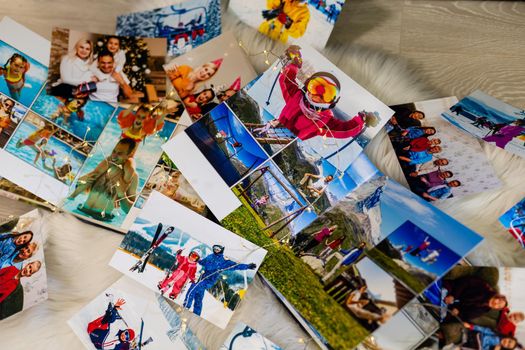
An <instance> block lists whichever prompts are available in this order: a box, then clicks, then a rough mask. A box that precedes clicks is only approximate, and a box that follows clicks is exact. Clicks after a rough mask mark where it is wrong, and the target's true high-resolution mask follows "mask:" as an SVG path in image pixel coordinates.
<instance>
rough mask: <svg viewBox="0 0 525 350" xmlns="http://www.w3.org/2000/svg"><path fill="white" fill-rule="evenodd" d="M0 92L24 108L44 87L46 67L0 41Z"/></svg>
mask: <svg viewBox="0 0 525 350" xmlns="http://www.w3.org/2000/svg"><path fill="white" fill-rule="evenodd" d="M0 62H2V67H0V92H1V93H2V94H3V95H5V96H7V97H9V98H10V99H11V100H14V101H16V102H19V103H20V104H22V105H23V106H25V107H29V106H31V103H32V102H33V100H34V99H35V97H36V95H38V92H39V91H40V89H41V88H42V86H43V85H44V83H45V81H46V77H47V67H46V66H45V65H43V64H42V63H40V62H38V61H37V60H35V59H33V58H31V57H30V56H29V55H27V54H25V53H23V52H22V51H19V50H17V49H16V48H14V47H12V46H11V45H9V44H7V43H6V42H4V41H2V40H0Z"/></svg>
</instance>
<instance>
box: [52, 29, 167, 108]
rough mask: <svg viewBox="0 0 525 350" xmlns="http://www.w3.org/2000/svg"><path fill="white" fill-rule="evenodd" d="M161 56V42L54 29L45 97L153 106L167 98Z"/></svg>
mask: <svg viewBox="0 0 525 350" xmlns="http://www.w3.org/2000/svg"><path fill="white" fill-rule="evenodd" d="M165 55H166V39H164V38H158V39H154V38H135V37H124V36H115V35H102V34H93V33H87V32H79V31H75V30H69V29H63V28H54V29H53V33H52V39H51V56H50V60H49V62H50V64H49V75H48V78H47V85H46V89H47V93H48V94H49V95H53V96H60V97H61V98H63V99H83V100H85V99H90V100H93V101H105V102H111V103H117V102H119V101H120V102H127V103H139V102H150V103H151V102H157V101H159V98H161V97H164V96H166V78H165V73H164V72H163V71H162V65H163V64H164V63H165V62H164V60H165V58H164V57H165ZM75 108H78V107H75Z"/></svg>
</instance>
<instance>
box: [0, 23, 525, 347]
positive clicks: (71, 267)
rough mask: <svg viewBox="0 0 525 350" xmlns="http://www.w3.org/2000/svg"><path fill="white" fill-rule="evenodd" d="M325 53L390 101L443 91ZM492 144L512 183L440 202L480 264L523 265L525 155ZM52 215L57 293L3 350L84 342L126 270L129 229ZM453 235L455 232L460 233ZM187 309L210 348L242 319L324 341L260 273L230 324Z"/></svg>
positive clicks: (248, 32)
mask: <svg viewBox="0 0 525 350" xmlns="http://www.w3.org/2000/svg"><path fill="white" fill-rule="evenodd" d="M224 22H225V27H226V29H232V30H234V31H235V33H237V34H238V35H239V37H238V38H239V40H242V42H243V43H244V44H245V46H246V47H247V48H248V51H249V52H251V53H257V52H261V51H262V50H263V49H271V50H274V51H278V50H279V46H280V45H279V44H276V43H273V42H271V41H269V40H267V39H266V38H265V37H263V36H262V35H259V34H258V33H257V32H255V31H254V30H252V29H250V28H248V27H246V26H244V25H243V24H241V23H238V21H237V20H236V19H235V18H233V17H232V16H231V15H230V14H226V15H225V18H224ZM349 44H351V43H349ZM324 54H325V55H326V56H327V57H328V58H329V59H330V60H331V61H332V62H333V63H335V64H336V65H337V66H339V68H341V69H342V70H343V71H345V72H346V73H348V74H349V75H350V76H351V77H352V78H353V79H355V80H356V81H358V82H359V83H360V84H362V85H363V86H364V87H366V88H367V89H368V90H370V91H371V92H372V93H373V94H375V95H376V96H377V97H379V98H380V99H381V100H382V101H384V102H385V103H387V104H398V103H404V102H412V101H420V100H424V99H430V98H437V97H442V96H440V94H439V93H437V92H435V91H433V90H432V88H431V82H429V83H427V84H425V83H423V82H421V81H420V80H418V75H417V73H416V72H414V71H412V70H411V69H410V66H409V64H408V63H407V62H404V61H400V60H399V59H398V58H396V57H392V56H388V55H385V54H383V53H380V52H377V51H372V50H369V49H366V48H362V47H355V46H350V45H347V46H342V47H329V48H327V49H325V50H324ZM251 58H252V61H253V63H254V65H255V67H256V69H257V70H258V71H259V72H262V71H263V70H264V69H265V67H266V66H265V64H264V58H263V57H261V56H253V57H251ZM484 147H485V150H486V152H487V155H488V156H489V158H490V160H491V161H492V162H493V165H494V167H495V169H496V172H497V174H498V176H499V177H500V178H501V180H502V182H503V183H504V185H503V187H502V188H501V189H499V190H495V191H490V192H487V193H484V194H479V195H476V196H471V197H469V198H462V199H452V200H449V201H447V202H446V203H444V204H443V205H440V207H441V208H442V209H443V210H445V211H446V212H447V213H449V214H451V215H452V216H454V217H455V218H456V219H458V220H459V221H461V222H462V223H464V224H465V225H467V226H469V227H471V228H472V229H474V230H476V231H477V232H479V233H480V234H482V235H483V236H485V237H486V241H487V243H488V244H486V245H485V246H484V247H482V249H480V250H479V251H478V252H476V253H474V254H472V256H471V257H470V260H471V261H472V262H473V263H476V264H482V265H483V264H485V265H486V264H492V265H500V264H504V265H507V266H519V265H523V264H525V254H524V252H523V250H521V248H519V246H518V244H517V243H516V242H515V241H514V240H513V239H512V238H511V237H510V235H508V234H506V233H505V231H504V230H503V228H501V227H500V226H499V224H498V223H497V218H498V217H499V215H501V214H502V213H503V212H504V211H505V210H507V209H508V208H510V207H511V206H512V205H513V204H514V203H515V202H517V201H518V200H519V199H521V197H523V195H524V194H525V187H524V186H525V184H524V183H523V180H522V179H523V177H522V176H521V177H520V175H521V174H523V173H524V171H525V160H523V159H521V158H518V157H517V156H511V155H510V154H508V153H506V152H504V151H502V150H500V149H497V148H495V147H491V146H488V145H485V146H484ZM366 152H367V154H368V155H369V156H370V157H371V159H372V160H373V161H374V162H375V164H377V166H378V167H379V168H380V169H381V170H382V171H383V172H384V173H385V174H387V175H389V176H391V177H393V178H394V179H396V180H398V181H401V182H402V183H405V182H404V181H403V180H402V174H401V170H400V167H399V165H398V164H397V162H396V159H395V155H394V152H393V149H392V148H391V146H390V144H389V142H388V141H387V140H386V137H385V135H384V134H380V135H379V136H378V137H377V138H376V139H374V141H373V142H372V143H371V144H370V145H369V146H368V147H367V150H366ZM480 176H482V175H480ZM12 206H13V203H12V202H11V201H10V200H4V199H2V201H1V202H0V209H2V210H1V212H4V213H5V212H8V210H9V208H12ZM27 209H28V210H29V209H30V208H29V207H28V208H27ZM44 215H45V219H44V220H45V224H44V231H45V232H44V233H45V235H46V236H47V243H46V245H45V255H46V262H47V270H48V276H49V300H48V301H46V302H45V303H43V304H40V305H38V306H36V307H33V308H31V309H29V310H27V311H25V312H23V313H20V314H18V315H16V316H13V317H12V318H10V319H7V320H4V321H2V322H0V336H1V340H0V343H1V344H2V348H3V349H4V348H5V349H21V348H26V347H27V348H29V347H35V348H37V349H66V348H69V349H80V348H82V346H81V344H80V342H79V341H78V340H77V338H76V336H75V335H74V334H73V333H72V332H71V330H70V329H69V327H68V326H67V324H66V320H68V319H69V318H70V317H71V316H72V315H73V314H75V313H76V312H77V311H78V310H79V309H80V308H82V307H83V306H84V305H85V304H87V303H88V302H89V301H90V300H91V299H93V298H94V297H95V296H96V295H98V294H99V293H100V292H102V291H103V290H104V289H105V288H107V287H108V286H109V285H110V284H112V283H113V282H114V281H116V280H117V279H118V278H119V277H120V273H119V272H117V271H116V270H114V269H112V268H111V267H109V266H108V265H107V264H108V261H109V260H110V257H111V256H112V254H113V252H114V251H115V249H116V247H117V246H118V245H119V243H120V241H121V240H122V236H121V235H119V234H116V233H113V232H111V231H108V230H105V229H101V228H98V227H95V226H92V225H88V224H85V223H83V222H81V221H79V220H78V219H76V218H74V217H72V216H70V215H67V214H58V213H44ZM450 234H451V235H454V232H450ZM186 314H187V318H188V320H189V324H190V327H191V328H192V329H193V330H194V331H195V332H196V334H197V335H198V337H199V338H200V339H202V340H203V341H204V343H205V344H206V346H207V347H208V348H209V349H217V348H218V347H219V345H220V344H222V342H223V340H224V339H225V338H226V336H227V334H228V333H229V331H230V330H231V327H232V326H233V325H234V324H235V323H236V321H239V320H241V321H243V322H245V323H247V324H249V325H251V326H252V327H254V328H255V329H257V330H258V331H259V332H260V333H262V334H263V335H266V336H267V337H268V338H270V339H271V340H273V341H275V342H276V343H277V344H279V345H281V346H282V347H284V348H285V349H294V350H295V349H297V350H299V349H315V348H316V345H315V344H314V343H313V342H312V341H307V344H306V345H305V344H301V343H299V342H298V339H299V338H303V339H308V336H307V335H306V334H305V332H304V331H303V330H302V329H301V328H300V327H299V325H298V324H297V323H296V322H295V320H294V319H293V318H292V317H291V316H290V315H289V313H288V312H287V311H286V309H285V308H284V307H283V306H282V305H281V303H280V302H279V301H278V300H277V299H276V298H275V296H274V295H273V294H272V293H271V291H269V290H268V289H267V288H266V287H265V286H264V285H263V283H262V282H261V281H260V280H256V281H255V282H254V283H253V284H252V285H251V286H250V288H249V289H248V292H247V294H246V298H245V300H244V301H243V302H242V304H241V306H240V307H239V309H237V311H236V313H235V316H234V319H233V320H232V322H231V323H230V328H228V329H227V330H226V331H222V330H219V329H217V328H216V327H214V326H212V325H211V324H209V323H208V322H206V321H204V320H201V319H199V318H197V317H194V316H193V315H191V314H189V313H186ZM22 344H23V345H22Z"/></svg>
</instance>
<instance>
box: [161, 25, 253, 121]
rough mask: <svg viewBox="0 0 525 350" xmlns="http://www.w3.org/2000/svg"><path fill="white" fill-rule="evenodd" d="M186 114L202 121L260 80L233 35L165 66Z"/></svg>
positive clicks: (224, 36) (222, 37)
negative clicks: (215, 109) (219, 105)
mask: <svg viewBox="0 0 525 350" xmlns="http://www.w3.org/2000/svg"><path fill="white" fill-rule="evenodd" d="M164 70H165V71H166V74H167V76H168V79H169V80H170V81H171V84H172V86H173V88H174V89H175V90H176V91H177V94H178V95H179V97H180V98H181V99H182V102H183V103H184V106H185V107H186V110H187V111H188V113H189V114H190V116H191V117H192V118H193V119H194V120H198V119H200V118H202V117H203V116H204V115H206V114H207V113H208V112H210V111H211V110H212V109H213V108H215V107H216V106H217V105H218V104H220V103H222V102H224V101H226V100H227V99H228V98H230V97H231V96H233V95H235V93H237V92H238V91H239V90H240V89H241V88H242V87H244V86H245V85H246V84H248V83H249V82H251V81H252V80H253V79H255V78H256V77H257V74H256V72H255V70H254V69H253V67H252V65H251V63H250V61H249V59H248V56H247V55H246V53H245V52H244V51H243V49H242V48H241V47H240V46H239V43H238V41H237V40H236V39H235V36H234V35H233V33H231V32H227V33H224V34H221V35H220V36H218V37H216V38H214V39H212V40H210V41H209V42H207V43H206V44H203V45H201V46H200V47H198V48H196V49H194V50H191V52H188V53H186V54H185V55H183V56H181V57H177V58H174V59H173V60H171V61H170V62H168V63H167V64H165V65H164Z"/></svg>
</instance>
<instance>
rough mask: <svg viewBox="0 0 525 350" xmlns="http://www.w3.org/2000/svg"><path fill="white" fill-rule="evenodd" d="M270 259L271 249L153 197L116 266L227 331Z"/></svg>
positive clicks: (122, 247) (167, 200) (165, 199)
mask: <svg viewBox="0 0 525 350" xmlns="http://www.w3.org/2000/svg"><path fill="white" fill-rule="evenodd" d="M181 218H184V219H181ZM210 232H213V235H210V234H209V233H210ZM265 255H266V250H265V249H262V248H260V247H258V246H256V245H254V244H253V243H251V242H249V241H247V240H245V239H243V238H241V237H240V236H237V235H235V234H234V233H232V232H230V231H228V230H226V229H224V228H222V227H221V226H218V225H217V224H215V223H213V222H211V221H209V220H207V219H206V218H204V217H202V216H200V215H199V214H197V213H195V212H194V211H192V210H190V209H188V208H186V207H185V206H183V205H181V204H179V203H177V202H175V201H173V200H171V199H170V198H168V197H166V196H164V195H162V194H160V193H159V192H153V193H152V194H151V195H150V197H149V199H148V201H147V202H146V204H145V205H144V207H143V209H142V211H141V213H140V215H139V217H138V218H137V219H136V220H135V223H134V224H133V226H132V227H131V229H130V231H129V232H128V234H127V235H126V237H125V238H124V240H123V241H122V243H121V245H120V248H119V249H118V250H117V252H116V253H115V255H114V256H113V258H112V260H111V262H110V265H111V266H113V267H114V268H116V269H117V270H119V271H121V272H123V273H124V274H126V275H127V276H129V277H131V278H133V279H134V280H136V281H138V282H140V283H142V284H144V285H145V286H147V287H148V288H149V289H152V290H154V291H156V292H160V293H161V294H162V295H163V296H164V297H166V298H169V299H172V300H174V301H175V303H177V304H178V305H181V306H183V307H184V308H187V309H189V310H190V311H192V312H193V313H195V314H196V315H198V316H201V317H202V318H204V319H206V320H208V321H209V322H211V323H213V324H215V325H216V326H218V327H220V328H225V327H226V326H227V324H228V322H229V320H230V318H231V317H232V315H233V311H234V310H235V308H236V307H237V305H238V304H239V302H240V301H241V300H242V298H243V296H244V294H245V293H246V289H247V288H248V285H249V284H250V282H251V281H252V280H253V278H254V276H255V273H256V272H257V269H258V268H259V266H260V265H261V263H262V261H263V259H264V257H265Z"/></svg>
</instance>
